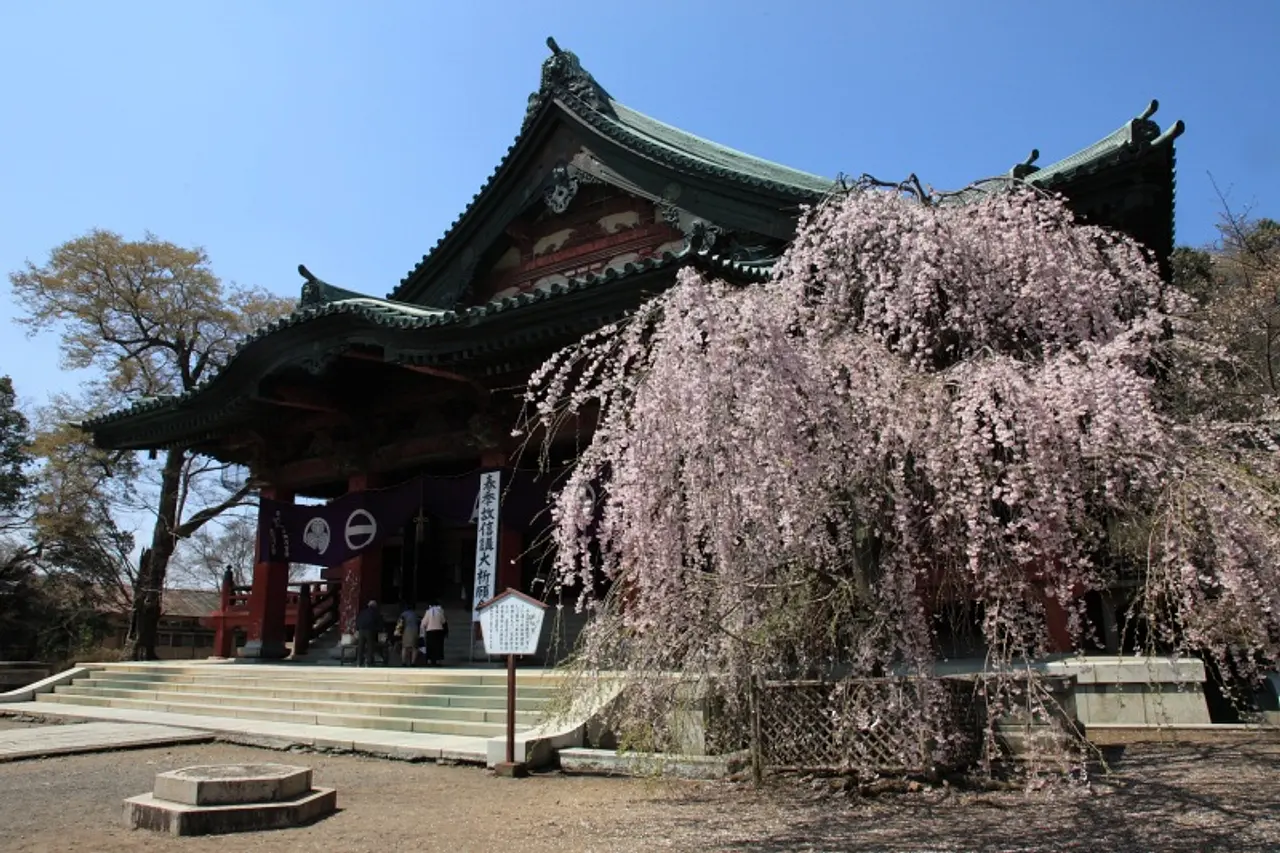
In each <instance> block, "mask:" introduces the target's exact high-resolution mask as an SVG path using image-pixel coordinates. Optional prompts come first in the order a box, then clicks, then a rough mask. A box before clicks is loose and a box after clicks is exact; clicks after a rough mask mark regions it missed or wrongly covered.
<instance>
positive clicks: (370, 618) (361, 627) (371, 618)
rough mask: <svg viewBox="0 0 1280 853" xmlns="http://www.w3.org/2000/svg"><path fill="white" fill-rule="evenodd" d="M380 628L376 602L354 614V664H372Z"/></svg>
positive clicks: (380, 619) (380, 618)
mask: <svg viewBox="0 0 1280 853" xmlns="http://www.w3.org/2000/svg"><path fill="white" fill-rule="evenodd" d="M381 630H382V613H381V612H379V611H378V602H376V601H370V602H369V605H368V606H367V607H365V609H364V610H361V611H360V613H359V615H357V616H356V666H373V648H374V646H376V645H378V632H379V631H381Z"/></svg>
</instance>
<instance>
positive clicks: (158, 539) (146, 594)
mask: <svg viewBox="0 0 1280 853" xmlns="http://www.w3.org/2000/svg"><path fill="white" fill-rule="evenodd" d="M185 457H186V452H185V451H183V450H170V451H169V452H168V453H167V454H166V455H165V459H164V468H163V469H161V473H160V506H159V511H158V512H157V513H156V524H155V528H154V529H153V531H152V534H151V547H150V548H146V549H144V550H143V552H142V557H141V559H140V560H139V563H138V577H137V580H136V581H134V584H133V611H132V613H131V614H130V615H131V619H130V631H129V640H128V642H127V643H126V645H125V649H124V656H125V657H126V658H128V659H129V660H156V659H157V655H156V634H157V631H158V629H159V627H160V610H161V605H162V603H163V595H164V581H165V575H166V573H167V572H168V570H169V558H171V557H172V556H173V551H174V548H175V547H177V544H178V537H177V530H178V492H179V489H180V487H181V485H182V465H183V462H184V461H185Z"/></svg>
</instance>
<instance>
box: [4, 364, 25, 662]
mask: <svg viewBox="0 0 1280 853" xmlns="http://www.w3.org/2000/svg"><path fill="white" fill-rule="evenodd" d="M30 443H31V435H30V426H29V424H28V422H27V418H26V416H25V415H24V414H23V413H22V411H21V410H20V409H19V408H18V399H17V395H16V394H15V393H14V390H13V381H12V380H11V379H10V378H9V377H8V376H0V657H3V656H4V653H5V652H4V649H5V648H8V647H11V646H12V644H13V639H14V638H15V637H18V636H21V635H22V634H23V633H24V631H23V630H22V629H23V626H24V624H25V617H26V610H27V609H28V602H29V601H30V600H31V579H32V572H31V569H30V566H29V562H28V560H29V557H30V554H31V551H30V549H29V548H28V547H27V546H26V544H25V543H24V542H22V541H21V540H19V539H18V538H17V537H16V536H15V534H16V533H17V532H18V531H19V530H21V528H22V524H23V519H24V516H25V513H24V509H25V507H26V505H27V498H28V492H29V489H30V485H31V478H30V469H31V463H32V458H31V450H30Z"/></svg>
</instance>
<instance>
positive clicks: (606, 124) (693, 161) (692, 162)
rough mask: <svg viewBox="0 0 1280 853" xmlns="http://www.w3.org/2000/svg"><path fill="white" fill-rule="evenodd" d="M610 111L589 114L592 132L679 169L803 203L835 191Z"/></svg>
mask: <svg viewBox="0 0 1280 853" xmlns="http://www.w3.org/2000/svg"><path fill="white" fill-rule="evenodd" d="M609 106H610V110H609V111H607V112H599V111H591V112H589V113H588V114H587V118H588V120H589V121H591V123H592V124H593V126H595V127H597V128H599V129H600V130H601V131H603V132H604V133H606V134H608V135H610V136H613V137H614V138H616V139H618V140H619V141H621V142H623V143H624V144H626V145H628V147H634V148H636V149H639V150H640V151H642V152H643V153H645V154H648V155H650V156H652V157H654V158H655V159H659V160H664V161H666V162H669V163H671V165H673V166H677V167H680V168H681V169H685V170H688V171H693V172H704V173H706V174H708V175H712V176H714V177H717V178H721V179H723V180H726V181H736V182H740V183H745V184H748V185H750V186H755V187H761V188H763V189H768V190H772V191H774V192H779V193H785V194H790V195H796V196H801V197H812V198H820V197H822V196H823V195H826V194H827V193H829V192H831V191H832V190H834V189H835V188H836V182H835V181H834V180H832V179H830V178H821V177H818V176H817V175H811V174H809V173H808V172H801V171H800V170H799V169H792V168H789V167H787V166H782V165H779V164H778V163H773V162H770V161H769V160H763V159H761V158H759V157H755V156H752V155H751V154H744V153H742V152H741V151H735V150H734V149H732V148H726V147H725V146H723V145H719V144H717V143H715V142H710V141H708V140H706V139H703V138H701V137H698V136H694V135H693V134H692V133H686V132H685V131H683V130H680V129H679V128H676V127H672V126H671V125H669V124H665V123H663V122H660V121H658V120H657V119H655V118H650V117H649V116H647V115H645V114H644V113H640V112H636V111H635V110H633V109H631V108H630V107H626V106H624V105H622V104H620V103H618V102H617V101H613V100H611V101H609Z"/></svg>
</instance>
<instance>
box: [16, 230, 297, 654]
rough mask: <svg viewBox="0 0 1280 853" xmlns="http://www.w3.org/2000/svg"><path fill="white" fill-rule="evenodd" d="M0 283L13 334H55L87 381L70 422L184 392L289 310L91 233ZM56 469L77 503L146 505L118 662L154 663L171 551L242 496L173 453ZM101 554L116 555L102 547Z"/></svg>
mask: <svg viewBox="0 0 1280 853" xmlns="http://www.w3.org/2000/svg"><path fill="white" fill-rule="evenodd" d="M9 278H10V282H11V284H12V286H13V293H14V297H15V300H16V301H17V303H18V304H19V305H20V306H21V307H22V308H23V309H24V312H25V313H24V315H23V316H21V317H19V318H18V319H19V322H20V323H23V324H24V325H26V326H27V327H28V329H29V330H30V331H31V332H33V333H34V332H38V331H42V330H56V331H57V332H58V333H59V335H60V338H61V349H62V360H63V365H64V366H65V367H67V368H69V369H86V368H90V369H96V370H97V372H98V375H97V378H95V379H94V380H92V381H90V382H88V383H87V384H86V386H85V388H84V396H83V398H82V399H81V400H80V402H79V403H78V404H76V408H77V409H78V411H79V417H77V418H75V420H80V419H82V418H84V417H87V416H91V415H93V414H96V413H100V412H104V411H109V410H114V409H118V408H122V407H125V406H128V405H131V404H133V403H135V402H137V401H138V400H140V399H145V398H155V397H166V396H172V395H178V394H183V393H185V392H188V391H191V390H193V389H194V388H195V387H196V386H197V385H199V384H200V383H201V382H202V381H203V380H205V379H207V378H209V376H211V375H212V374H213V373H214V372H216V371H217V369H218V368H219V367H221V366H222V365H223V364H225V363H226V362H227V360H228V359H229V358H230V356H231V355H232V353H233V352H234V349H235V346H236V343H237V342H238V341H239V340H240V339H241V338H243V337H244V336H245V335H246V334H247V333H248V332H250V331H251V330H253V329H255V328H257V327H259V326H261V325H264V324H266V323H268V322H270V321H271V320H274V319H276V318H278V317H280V316H283V315H284V314H286V313H288V311H290V310H292V308H293V303H292V302H291V301H289V300H286V299H281V298H278V297H274V296H272V295H270V294H269V293H267V292H265V291H263V290H261V289H259V288H249V287H241V286H237V285H234V284H226V283H224V282H222V281H221V280H219V278H218V277H217V276H216V275H215V274H214V273H213V271H212V270H211V269H210V266H209V258H208V256H207V254H206V253H205V252H204V251H203V250H202V249H199V248H185V247H182V246H177V245H175V244H173V243H169V242H166V241H163V240H160V239H159V238H157V237H155V236H154V235H151V234H146V235H145V236H144V237H143V239H141V240H126V239H125V238H124V237H122V236H120V235H119V234H115V233H112V232H110V231H102V230H95V231H91V232H90V233H88V234H86V235H84V236H82V237H77V238H75V239H73V240H70V241H68V242H66V243H63V244H62V245H60V246H57V247H55V248H54V249H53V250H52V252H51V253H50V254H49V257H48V260H47V261H46V262H45V263H44V264H41V265H37V264H35V263H31V262H28V263H27V264H26V266H25V267H24V268H23V269H22V270H20V271H17V272H14V273H12V274H11V275H10V277H9ZM68 414H69V413H68ZM53 432H58V430H57V429H55V430H53ZM50 441H51V444H50V446H51V447H61V448H64V449H66V448H72V447H75V446H76V445H75V441H74V440H73V439H72V438H71V436H70V435H69V434H66V433H65V432H63V433H61V434H60V435H59V436H58V437H57V440H56V441H55V440H52V439H51V440H50ZM86 449H87V448H86ZM74 455H75V454H74V453H72V454H70V456H71V457H74ZM46 458H47V459H52V458H54V457H46ZM64 461H65V462H66V466H65V469H64V471H63V478H62V479H59V480H58V481H57V482H58V487H59V488H63V487H65V488H68V489H71V490H72V491H73V492H76V490H78V489H86V488H87V487H88V485H89V484H90V483H95V484H96V485H94V487H93V488H92V489H88V491H85V492H80V493H81V494H94V495H96V496H98V497H100V498H103V497H105V496H108V495H114V496H115V497H117V498H121V499H125V498H127V497H128V496H133V495H137V494H139V493H140V492H145V494H146V495H147V501H148V504H149V506H148V507H147V509H148V510H149V511H150V513H151V514H152V515H153V517H154V524H153V526H152V530H151V536H150V541H149V543H148V544H147V547H145V548H144V549H143V551H142V557H141V559H140V560H139V562H138V565H137V567H136V570H135V571H134V572H133V573H132V578H131V585H132V596H131V601H132V604H131V607H132V618H131V627H130V632H129V643H128V646H127V649H126V654H127V655H128V656H129V657H132V658H134V659H139V660H149V659H154V658H155V656H156V655H155V642H156V629H157V626H158V623H159V618H160V613H161V606H162V601H161V597H162V594H163V589H164V585H165V579H166V574H167V571H168V567H169V563H170V560H171V559H172V557H173V555H174V552H175V550H176V549H177V547H178V543H179V542H181V541H182V540H183V539H186V538H188V537H190V536H192V535H193V534H195V533H196V532H197V531H198V530H199V529H200V528H201V527H202V526H203V525H204V524H205V523H207V522H208V521H210V520H211V519H214V518H217V517H218V516H219V515H220V514H222V513H223V512H225V511H227V510H229V509H231V508H233V507H236V506H240V505H243V504H244V503H246V502H247V501H249V500H250V499H251V495H250V487H249V484H248V482H247V481H246V482H241V483H240V484H239V485H238V486H236V485H234V484H233V486H232V487H230V488H227V487H225V486H224V485H223V484H222V482H221V481H222V479H223V478H222V476H221V475H222V474H223V473H224V470H223V469H222V468H221V466H218V465H217V464H215V463H211V462H210V461H209V460H207V459H202V458H198V457H196V456H195V455H194V454H193V453H192V452H191V451H190V450H189V449H187V448H181V447H178V448H171V449H169V450H166V451H165V452H164V453H163V454H161V456H160V458H159V460H158V464H154V465H152V464H147V463H145V462H140V461H138V460H137V459H136V458H130V459H128V460H126V459H125V458H124V456H122V455H120V454H116V455H114V456H111V455H103V456H101V457H98V456H93V457H91V458H90V459H89V460H84V459H75V458H70V457H69V458H67V459H65V460H64ZM100 463H101V464H106V465H107V469H106V470H105V471H104V472H103V473H105V479H99V478H98V477H97V476H96V472H95V471H94V470H93V465H95V464H100ZM86 466H87V467H88V471H86V470H84V469H85V467H86ZM108 481H110V485H108ZM148 484H149V485H150V488H145V487H146V486H147V485H148ZM109 503H110V502H109ZM107 515H110V512H108V513H107ZM99 521H100V522H101V523H103V524H105V523H106V522H105V519H101V518H100V519H99ZM108 529H110V528H108ZM116 532H119V531H116ZM114 535H115V533H112V534H111V535H110V536H108V537H107V539H108V540H112V538H113V537H114ZM111 548H112V549H113V550H115V549H116V543H115V542H114V541H113V540H112V544H111Z"/></svg>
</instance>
